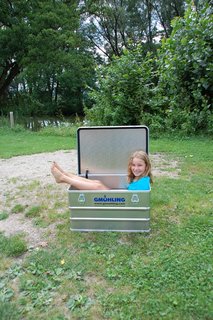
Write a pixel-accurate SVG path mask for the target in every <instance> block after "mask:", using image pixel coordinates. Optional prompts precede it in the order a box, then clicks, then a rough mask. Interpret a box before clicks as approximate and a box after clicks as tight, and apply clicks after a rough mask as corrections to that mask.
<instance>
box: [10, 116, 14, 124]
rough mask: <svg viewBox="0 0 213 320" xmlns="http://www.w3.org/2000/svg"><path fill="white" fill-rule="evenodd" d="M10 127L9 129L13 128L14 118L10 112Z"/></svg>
mask: <svg viewBox="0 0 213 320" xmlns="http://www.w3.org/2000/svg"><path fill="white" fill-rule="evenodd" d="M10 127H11V128H13V127H14V116H13V112H10Z"/></svg>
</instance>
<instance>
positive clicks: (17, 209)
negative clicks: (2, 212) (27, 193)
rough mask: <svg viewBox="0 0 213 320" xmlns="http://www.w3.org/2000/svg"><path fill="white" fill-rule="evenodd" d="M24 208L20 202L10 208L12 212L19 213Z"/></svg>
mask: <svg viewBox="0 0 213 320" xmlns="http://www.w3.org/2000/svg"><path fill="white" fill-rule="evenodd" d="M24 210H25V206H23V205H22V204H16V205H15V206H14V207H13V208H12V209H11V211H12V213H20V212H24Z"/></svg>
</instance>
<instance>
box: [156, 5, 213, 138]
mask: <svg viewBox="0 0 213 320" xmlns="http://www.w3.org/2000/svg"><path fill="white" fill-rule="evenodd" d="M172 26H173V31H172V34H171V36H170V38H169V39H165V40H164V41H163V43H162V48H161V50H160V54H159V85H158V88H159V90H161V92H162V95H164V97H165V98H166V101H167V103H166V104H165V105H164V108H165V113H166V114H167V125H168V126H170V127H171V129H173V128H175V129H181V130H183V131H184V132H196V131H211V130H212V131H213V121H212V120H213V119H212V111H211V106H212V95H213V86H212V78H213V77H212V75H213V62H212V46H213V19H212V9H211V7H210V4H208V2H206V1H203V2H201V3H200V4H199V7H198V10H196V7H195V5H194V4H193V3H189V4H188V8H187V10H186V12H185V15H184V18H177V19H175V20H174V21H173V24H172ZM161 101H162V99H161ZM164 101H165V99H164ZM160 103H161V102H160Z"/></svg>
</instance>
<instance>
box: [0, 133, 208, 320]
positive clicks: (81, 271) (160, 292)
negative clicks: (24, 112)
mask: <svg viewBox="0 0 213 320" xmlns="http://www.w3.org/2000/svg"><path fill="white" fill-rule="evenodd" d="M33 135H34V136H35V141H36V137H37V135H36V134H33ZM10 138H11V140H12V134H11V137H10ZM46 138H47V137H46V136H43V139H44V140H42V141H43V142H42V143H41V144H40V148H41V149H39V148H38V150H39V151H38V152H41V151H42V150H43V148H44V145H42V144H43V143H44V141H45V139H46ZM26 140H28V136H27V137H26ZM68 140H69V141H70V146H69V148H71V145H72V143H73V145H74V141H73V142H71V140H72V138H71V139H70V137H68ZM54 141H55V147H56V149H57V148H59V147H60V136H54ZM45 143H46V142H45ZM45 143H44V144H45ZM30 146H31V147H30ZM19 147H20V148H19V154H23V153H22V152H23V150H22V147H21V144H20V145H19ZM38 147H39V144H38ZM7 149H9V150H8V151H7V152H8V153H7V154H8V155H9V154H10V155H12V154H13V151H12V149H11V148H10V147H9V148H8V147H7ZM1 150H2V152H3V154H5V153H4V152H5V150H4V148H3V149H1ZM17 150H18V149H17ZM32 152H34V149H33V148H32V145H31V144H30V143H29V149H28V153H32ZM150 152H151V153H155V152H162V153H164V155H165V156H166V157H167V159H168V161H169V160H170V161H172V159H178V160H179V163H180V168H181V174H180V177H179V178H178V179H172V178H169V177H168V178H166V177H161V178H158V179H155V183H154V185H153V187H152V202H151V228H152V231H151V233H150V234H148V235H147V234H139V233H135V234H130V233H116V232H108V233H95V232H89V233H78V232H71V231H70V230H69V216H70V213H69V211H68V210H67V203H66V201H65V198H66V194H64V195H63V193H60V192H59V193H58V194H57V195H56V196H55V195H54V197H53V196H52V192H53V187H52V186H50V187H49V188H46V189H45V190H43V191H42V193H41V203H40V204H38V206H32V207H31V208H28V209H26V208H25V214H27V212H28V218H27V219H32V221H35V222H36V223H37V224H39V226H40V227H41V226H42V223H43V224H44V225H48V223H49V224H51V223H53V222H54V223H55V222H60V223H59V224H58V227H57V235H56V238H54V237H50V238H48V241H49V245H48V247H45V248H39V249H36V250H32V251H28V254H27V256H26V257H25V258H24V259H23V260H22V261H21V262H20V261H17V260H16V258H14V257H13V253H12V252H13V251H11V249H2V248H9V247H10V246H9V245H8V243H9V242H10V243H11V241H12V243H14V245H13V247H15V248H17V245H15V243H16V241H17V239H13V238H6V237H4V236H3V235H1V237H0V243H1V245H0V250H1V257H2V260H1V261H3V262H4V263H3V264H2V267H1V273H0V288H1V294H0V314H3V317H2V319H3V320H4V319H10V318H11V319H16V318H17V319H22V318H23V319H28V320H31V319H32V320H33V319H41V320H44V319H51V320H69V319H98V320H99V319H113V320H114V319H115V320H117V319H119V320H120V319H124V320H127V319H128V320H129V319H136V320H137V319H138V320H141V319H145V320H155V319H156V320H158V319H168V320H169V319H171V320H173V319H175V320H179V319H180V320H188V319H193V320H199V319H200V320H203V319H206V320H208V319H209V320H210V319H212V318H213V308H212V298H213V296H212V271H213V265H212V234H211V231H212V220H211V219H212V207H213V188H212V185H213V184H212V182H213V172H212V161H213V146H212V144H210V139H208V138H204V137H202V138H201V137H200V138H196V137H194V138H187V139H182V140H179V139H173V138H172V137H171V138H159V139H156V140H155V139H152V138H151V141H150ZM38 187H39V186H38V185H34V186H32V189H33V188H38ZM27 189H28V186H27V185H26V192H27ZM17 191H18V190H17ZM24 191H25V190H23V192H24ZM32 191H33V190H32ZM65 193H66V192H65ZM43 198H45V200H44V202H43V200H42V199H43ZM45 201H47V202H48V205H47V204H46V203H45ZM60 203H61V206H60V205H59V204H60ZM19 206H20V205H19ZM19 206H18V208H19ZM20 208H21V207H20ZM38 219H39V220H38ZM11 239H12V240H11ZM20 239H21V240H22V241H23V238H20ZM22 250H23V251H20V252H24V249H22ZM1 310H3V311H2V312H1ZM14 310H16V312H15V313H14V317H12V316H10V314H13V312H14Z"/></svg>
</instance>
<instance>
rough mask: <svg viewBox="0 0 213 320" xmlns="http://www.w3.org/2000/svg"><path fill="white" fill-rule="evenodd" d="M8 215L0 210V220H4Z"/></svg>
mask: <svg viewBox="0 0 213 320" xmlns="http://www.w3.org/2000/svg"><path fill="white" fill-rule="evenodd" d="M8 217H9V214H8V213H7V212H1V213H0V220H5V219H7V218H8Z"/></svg>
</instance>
